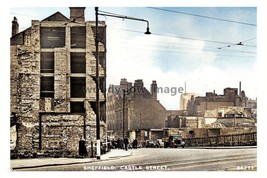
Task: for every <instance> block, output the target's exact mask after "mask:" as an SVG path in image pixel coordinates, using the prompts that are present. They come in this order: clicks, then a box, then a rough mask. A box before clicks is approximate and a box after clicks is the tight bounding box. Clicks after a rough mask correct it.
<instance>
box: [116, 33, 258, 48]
mask: <svg viewBox="0 0 267 178" xmlns="http://www.w3.org/2000/svg"><path fill="white" fill-rule="evenodd" d="M120 30H123V31H129V32H134V33H143V32H141V31H137V30H128V29H120ZM152 35H157V36H165V37H171V38H180V39H185V40H192V41H203V42H208V43H217V44H228V45H229V44H230V45H235V43H229V42H222V41H215V40H206V39H196V38H191V37H184V36H176V35H165V34H160V33H153V34H152ZM246 47H257V46H254V45H246Z"/></svg>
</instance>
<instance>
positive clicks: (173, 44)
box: [120, 37, 257, 54]
mask: <svg viewBox="0 0 267 178" xmlns="http://www.w3.org/2000/svg"><path fill="white" fill-rule="evenodd" d="M120 39H122V40H124V39H125V40H127V41H128V40H131V39H132V38H127V37H121V38H120ZM150 42H152V43H154V44H157V45H158V46H164V47H178V48H187V49H208V50H214V52H216V50H217V48H215V47H214V46H206V45H204V46H203V45H193V44H185V43H174V42H173V43H170V42H161V43H160V44H158V41H155V40H154V41H153V40H150ZM142 45H143V44H142ZM152 45H153V44H152ZM145 46H147V45H145ZM200 46H201V47H200ZM227 51H229V52H231V51H233V52H238V53H249V54H257V53H256V52H254V51H243V50H234V49H228V50H227ZM217 52H218V51H217Z"/></svg>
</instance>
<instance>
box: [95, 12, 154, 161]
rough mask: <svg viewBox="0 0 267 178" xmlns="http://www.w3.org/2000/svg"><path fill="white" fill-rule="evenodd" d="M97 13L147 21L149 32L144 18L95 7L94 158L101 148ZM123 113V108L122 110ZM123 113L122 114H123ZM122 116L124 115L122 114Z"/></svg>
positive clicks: (98, 154)
mask: <svg viewBox="0 0 267 178" xmlns="http://www.w3.org/2000/svg"><path fill="white" fill-rule="evenodd" d="M98 15H103V16H109V17H114V18H121V19H129V20H136V21H143V22H146V23H147V28H146V32H145V34H146V35H149V34H151V32H150V31H149V22H148V21H147V20H145V19H139V18H134V17H128V16H122V15H118V14H114V13H110V12H104V11H99V10H98V7H95V23H96V25H95V46H96V47H95V50H96V56H95V57H96V142H97V149H96V158H97V159H100V155H101V150H100V101H99V88H100V87H99V86H100V85H99V41H100V39H99V35H98ZM123 113H124V110H123ZM123 115H124V114H123ZM123 117H124V116H123ZM123 136H124V119H123Z"/></svg>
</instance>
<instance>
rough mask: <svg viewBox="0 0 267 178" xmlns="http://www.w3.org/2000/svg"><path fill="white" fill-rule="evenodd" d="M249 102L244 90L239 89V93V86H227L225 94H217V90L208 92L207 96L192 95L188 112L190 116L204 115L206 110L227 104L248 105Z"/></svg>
mask: <svg viewBox="0 0 267 178" xmlns="http://www.w3.org/2000/svg"><path fill="white" fill-rule="evenodd" d="M247 102H248V98H247V97H246V95H245V92H244V91H239V94H238V89H237V88H225V89H224V93H223V95H217V94H216V93H215V91H214V92H207V93H206V96H197V97H194V95H192V96H191V98H190V100H189V101H188V103H187V112H188V115H189V116H204V114H205V111H206V110H213V109H216V108H218V107H225V106H241V107H247ZM218 117H222V116H218Z"/></svg>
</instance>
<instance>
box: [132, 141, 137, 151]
mask: <svg viewBox="0 0 267 178" xmlns="http://www.w3.org/2000/svg"><path fill="white" fill-rule="evenodd" d="M133 148H134V149H137V140H136V139H134V141H133Z"/></svg>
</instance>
